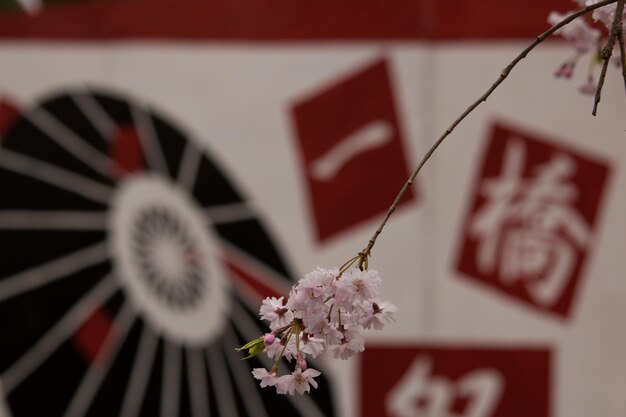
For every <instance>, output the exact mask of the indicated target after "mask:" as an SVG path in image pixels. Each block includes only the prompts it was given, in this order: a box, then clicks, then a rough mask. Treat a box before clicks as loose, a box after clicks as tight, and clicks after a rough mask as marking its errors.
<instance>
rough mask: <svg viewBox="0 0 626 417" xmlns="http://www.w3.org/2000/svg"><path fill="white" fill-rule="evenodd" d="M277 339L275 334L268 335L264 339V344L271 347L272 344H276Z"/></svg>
mask: <svg viewBox="0 0 626 417" xmlns="http://www.w3.org/2000/svg"><path fill="white" fill-rule="evenodd" d="M275 339H276V336H274V334H273V333H268V334H266V335H265V337H264V338H263V343H264V344H265V346H269V345H271V344H272V343H274V340H275Z"/></svg>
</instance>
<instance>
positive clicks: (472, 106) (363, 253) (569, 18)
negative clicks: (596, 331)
mask: <svg viewBox="0 0 626 417" xmlns="http://www.w3.org/2000/svg"><path fill="white" fill-rule="evenodd" d="M624 1H625V0H604V1H601V2H598V3H596V4H592V5H590V6H587V7H585V8H583V9H580V10H578V11H576V12H574V13H572V14H571V15H569V16H567V17H566V18H565V19H563V20H561V21H560V22H559V23H557V24H556V25H554V26H552V27H551V28H550V29H548V30H546V31H545V32H543V33H542V34H541V35H539V36H537V38H536V39H535V40H534V41H533V42H532V43H531V44H530V45H528V46H527V47H526V48H525V49H524V50H523V51H522V52H521V53H520V54H519V55H517V56H516V57H515V59H513V61H511V63H510V64H509V65H507V66H506V67H505V68H504V69H503V70H502V72H501V73H500V76H499V77H498V78H497V79H496V81H495V82H494V83H493V84H492V85H491V87H489V88H488V89H487V91H485V93H484V94H483V95H482V96H480V97H479V98H478V99H477V100H476V101H475V102H473V103H472V104H470V106H469V107H468V108H467V109H465V111H464V112H463V113H462V114H461V115H460V116H459V117H458V118H457V119H456V120H455V121H454V122H452V124H451V125H450V126H449V127H448V128H447V129H446V130H445V132H443V134H442V135H441V136H440V137H439V139H437V141H436V142H435V143H434V145H432V147H431V148H430V149H429V150H428V152H426V154H425V155H424V157H423V158H422V160H421V161H420V163H419V164H418V165H417V167H416V168H415V170H414V171H413V173H412V174H411V176H410V177H409V179H408V180H407V181H406V182H405V183H404V185H403V186H402V188H401V189H400V192H399V193H398V195H397V196H396V198H395V199H394V201H393V203H392V204H391V206H390V207H389V209H388V210H387V214H386V215H385V217H384V219H383V221H382V222H381V223H380V225H379V226H378V228H377V229H376V231H375V232H374V234H373V235H372V237H371V238H370V240H369V241H368V243H367V246H366V247H365V248H364V249H363V250H362V251H361V252H359V262H358V264H357V267H358V268H359V269H363V263H364V262H365V260H366V258H367V257H368V256H370V254H371V252H372V249H373V248H374V245H375V244H376V239H378V236H379V235H380V234H381V233H382V231H383V229H384V227H385V225H386V224H387V221H388V220H389V217H391V215H392V214H393V212H394V211H395V210H396V208H397V206H398V204H399V203H400V201H401V200H402V198H403V197H404V195H405V194H406V191H407V190H408V189H409V187H410V186H411V185H412V184H413V181H415V177H417V174H418V173H419V172H420V171H421V169H422V167H423V166H424V164H426V162H427V161H428V160H429V159H430V157H431V156H432V154H433V153H434V152H435V151H436V150H437V148H438V147H439V145H441V143H442V142H443V141H444V139H445V138H446V137H448V135H450V133H452V131H453V130H454V129H455V128H456V126H457V125H458V124H459V123H461V121H463V119H465V117H467V116H468V115H469V114H470V113H471V112H473V111H474V109H476V107H478V106H479V105H480V104H481V103H482V102H484V101H486V100H487V98H488V97H489V96H490V95H491V93H493V91H494V90H495V89H496V88H498V86H499V85H500V84H502V82H503V81H504V80H505V79H506V78H507V77H508V76H509V73H510V72H511V70H512V69H513V68H514V67H515V66H516V65H517V64H518V63H519V62H520V61H521V60H522V59H524V58H525V57H526V55H528V53H529V52H530V51H532V50H533V49H534V48H535V47H536V46H537V45H539V44H540V43H541V42H543V41H544V40H545V39H546V38H548V37H549V36H550V35H552V34H553V33H554V32H556V31H557V30H559V29H560V28H562V27H563V26H565V25H567V24H568V23H570V22H571V21H573V20H574V19H576V18H577V17H579V16H582V15H584V14H587V13H589V12H591V11H593V10H595V9H598V8H600V7H603V6H606V5H608V4H612V3H615V2H618V3H619V2H621V4H622V5H623V4H624Z"/></svg>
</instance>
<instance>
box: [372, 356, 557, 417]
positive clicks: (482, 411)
mask: <svg viewBox="0 0 626 417" xmlns="http://www.w3.org/2000/svg"><path fill="white" fill-rule="evenodd" d="M360 369H361V375H360V378H359V380H360V381H361V395H360V398H361V413H360V416H361V417H426V416H428V417H431V416H432V417H529V416H532V417H550V416H552V413H551V398H550V395H551V389H550V383H551V376H550V375H551V355H550V352H549V350H547V349H525V348H508V347H507V348H498V347H468V346H455V347H450V346H436V345H413V346H404V347H394V346H389V347H385V346H373V347H372V346H368V347H367V349H366V350H365V352H364V353H363V354H362V355H361V366H360Z"/></svg>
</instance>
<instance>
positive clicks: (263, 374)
mask: <svg viewBox="0 0 626 417" xmlns="http://www.w3.org/2000/svg"><path fill="white" fill-rule="evenodd" d="M252 375H253V376H254V377H255V378H256V379H260V380H261V388H265V387H271V386H274V385H276V382H277V380H278V378H277V377H276V373H275V372H268V371H267V369H265V368H254V369H253V370H252Z"/></svg>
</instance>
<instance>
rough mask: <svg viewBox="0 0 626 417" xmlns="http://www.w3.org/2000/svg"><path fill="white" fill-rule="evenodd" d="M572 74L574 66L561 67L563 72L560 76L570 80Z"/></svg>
mask: <svg viewBox="0 0 626 417" xmlns="http://www.w3.org/2000/svg"><path fill="white" fill-rule="evenodd" d="M573 73H574V65H573V64H572V65H566V66H564V67H563V71H562V72H561V75H562V76H563V77H565V78H572V74H573Z"/></svg>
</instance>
